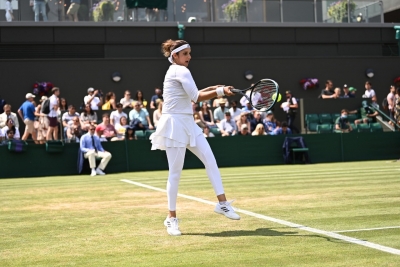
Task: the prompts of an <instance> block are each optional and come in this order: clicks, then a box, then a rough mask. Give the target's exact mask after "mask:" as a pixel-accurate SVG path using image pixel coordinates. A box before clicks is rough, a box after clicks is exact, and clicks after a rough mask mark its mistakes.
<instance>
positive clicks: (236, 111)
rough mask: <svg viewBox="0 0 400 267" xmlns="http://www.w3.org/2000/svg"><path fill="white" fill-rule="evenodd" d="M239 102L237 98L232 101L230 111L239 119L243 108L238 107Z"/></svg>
mask: <svg viewBox="0 0 400 267" xmlns="http://www.w3.org/2000/svg"><path fill="white" fill-rule="evenodd" d="M237 104H238V102H237V101H236V100H232V101H231V108H230V109H229V112H230V113H231V116H232V118H233V119H234V120H235V121H237V120H239V119H240V114H241V113H242V110H241V109H240V108H238V107H237Z"/></svg>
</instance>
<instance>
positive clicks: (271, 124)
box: [264, 110, 277, 134]
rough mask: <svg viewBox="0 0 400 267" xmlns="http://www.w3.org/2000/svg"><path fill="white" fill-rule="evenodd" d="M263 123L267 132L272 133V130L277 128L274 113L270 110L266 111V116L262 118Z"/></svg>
mask: <svg viewBox="0 0 400 267" xmlns="http://www.w3.org/2000/svg"><path fill="white" fill-rule="evenodd" d="M264 125H265V130H266V132H267V134H274V131H275V130H276V129H277V122H276V119H275V117H274V113H273V112H272V111H271V110H269V111H268V112H267V116H266V117H265V119H264Z"/></svg>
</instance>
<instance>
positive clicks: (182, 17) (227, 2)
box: [0, 0, 400, 23]
mask: <svg viewBox="0 0 400 267" xmlns="http://www.w3.org/2000/svg"><path fill="white" fill-rule="evenodd" d="M105 2H106V3H107V9H102V13H101V14H100V13H99V11H100V9H101V6H102V4H103V3H105ZM11 4H12V7H13V10H14V11H13V14H14V18H15V20H14V21H32V22H34V18H35V10H34V8H33V7H34V0H20V1H17V0H12V2H11ZM399 6H400V5H399ZM0 9H5V6H4V5H2V4H0ZM68 9H69V4H66V2H65V1H64V0H48V1H47V2H46V14H47V18H48V21H50V22H58V21H60V22H63V21H72V20H73V19H72V18H71V17H70V16H68V15H67V11H68ZM37 10H39V9H37ZM106 13H107V14H106ZM383 14H384V8H383V1H376V0H339V1H338V0H336V1H335V0H236V1H231V0H168V7H167V9H166V10H159V9H151V8H138V9H128V8H127V6H126V3H125V0H102V1H99V0H87V1H85V0H82V3H81V5H80V8H79V11H78V22H76V23H79V22H81V21H92V22H110V23H111V22H141V21H142V22H159V23H163V22H166V21H169V22H178V21H179V22H190V23H196V22H211V23H212V22H219V23H235V22H244V23H246V22H259V23H263V22H265V23H268V22H275V23H285V22H309V23H372V22H378V23H383V22H384V20H383ZM42 20H43V16H42V14H39V21H42ZM10 23H12V22H10Z"/></svg>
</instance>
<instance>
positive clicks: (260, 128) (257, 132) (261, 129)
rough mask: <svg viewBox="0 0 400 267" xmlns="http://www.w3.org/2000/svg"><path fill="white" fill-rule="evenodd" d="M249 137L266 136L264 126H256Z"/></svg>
mask: <svg viewBox="0 0 400 267" xmlns="http://www.w3.org/2000/svg"><path fill="white" fill-rule="evenodd" d="M251 135H253V136H255V135H267V133H266V132H265V127H264V124H262V123H259V124H257V126H256V129H255V130H254V131H253V132H252V133H251Z"/></svg>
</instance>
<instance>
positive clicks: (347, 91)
mask: <svg viewBox="0 0 400 267" xmlns="http://www.w3.org/2000/svg"><path fill="white" fill-rule="evenodd" d="M350 89H351V90H350ZM356 90H357V89H356V88H354V87H348V86H347V84H345V85H343V92H344V94H343V98H355V97H356V95H355V92H356Z"/></svg>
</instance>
